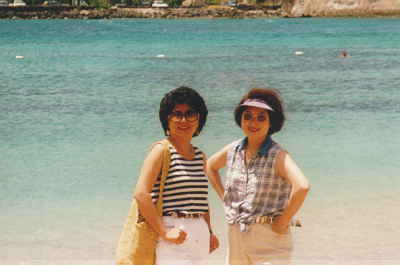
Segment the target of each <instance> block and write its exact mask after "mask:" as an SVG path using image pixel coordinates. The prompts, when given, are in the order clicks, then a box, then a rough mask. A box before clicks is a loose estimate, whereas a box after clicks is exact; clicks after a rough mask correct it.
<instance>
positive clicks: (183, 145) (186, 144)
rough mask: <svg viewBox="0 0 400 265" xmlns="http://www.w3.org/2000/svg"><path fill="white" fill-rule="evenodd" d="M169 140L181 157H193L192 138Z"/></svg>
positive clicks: (169, 138)
mask: <svg viewBox="0 0 400 265" xmlns="http://www.w3.org/2000/svg"><path fill="white" fill-rule="evenodd" d="M168 140H169V142H170V143H171V144H172V145H173V146H174V147H175V149H176V150H177V151H178V152H179V153H180V154H181V155H183V156H185V157H191V156H192V155H193V146H192V143H191V140H192V137H174V136H169V137H168Z"/></svg>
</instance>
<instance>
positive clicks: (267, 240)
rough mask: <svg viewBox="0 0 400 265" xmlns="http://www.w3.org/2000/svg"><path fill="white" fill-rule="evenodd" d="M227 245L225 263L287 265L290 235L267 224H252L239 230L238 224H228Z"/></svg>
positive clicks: (290, 246) (233, 264)
mask: <svg viewBox="0 0 400 265" xmlns="http://www.w3.org/2000/svg"><path fill="white" fill-rule="evenodd" d="M228 229H229V230H228V237H229V247H228V255H227V259H226V265H289V264H290V256H291V250H292V248H293V242H292V235H291V232H289V233H288V234H286V235H279V234H277V233H275V232H274V231H272V229H271V225H269V224H252V225H250V226H249V228H248V229H249V230H248V231H246V232H241V231H240V227H239V225H238V224H234V225H228Z"/></svg>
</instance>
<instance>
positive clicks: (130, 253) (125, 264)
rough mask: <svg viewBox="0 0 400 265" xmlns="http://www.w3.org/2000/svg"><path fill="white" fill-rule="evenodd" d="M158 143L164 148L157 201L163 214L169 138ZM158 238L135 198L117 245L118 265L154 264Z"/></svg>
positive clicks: (168, 161) (168, 158) (168, 160)
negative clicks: (142, 214) (140, 213)
mask: <svg viewBox="0 0 400 265" xmlns="http://www.w3.org/2000/svg"><path fill="white" fill-rule="evenodd" d="M157 143H162V144H163V148H164V152H163V162H162V171H161V181H160V194H159V198H158V201H157V212H158V214H159V215H160V216H161V215H162V201H163V191H164V182H165V178H166V176H167V175H168V170H169V163H170V153H169V148H168V141H167V140H162V141H160V142H157ZM157 143H155V144H157ZM155 144H154V145H155ZM154 145H153V146H154ZM157 239H158V234H157V232H155V231H154V230H153V228H151V227H150V225H149V224H148V223H147V222H146V221H145V220H144V218H140V216H139V208H138V205H137V203H136V200H135V199H133V200H132V204H131V208H130V209H129V213H128V217H127V218H126V221H125V224H124V227H123V230H122V233H121V236H120V239H119V242H118V246H117V265H154V264H155V258H156V254H155V249H156V245H157Z"/></svg>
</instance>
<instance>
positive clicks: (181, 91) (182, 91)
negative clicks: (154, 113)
mask: <svg viewBox="0 0 400 265" xmlns="http://www.w3.org/2000/svg"><path fill="white" fill-rule="evenodd" d="M178 104H187V105H189V106H190V107H191V108H192V109H193V110H194V111H196V112H198V113H199V116H200V117H199V127H198V128H197V131H196V132H195V133H194V135H193V136H197V135H199V134H200V132H201V130H202V129H203V126H204V125H205V123H206V120H207V115H208V110H207V106H206V103H205V102H204V99H203V98H202V97H201V96H200V94H199V93H197V91H196V90H194V89H193V88H190V87H185V86H181V87H178V88H175V89H173V90H171V91H170V92H168V93H167V94H165V95H164V97H163V98H162V99H161V102H160V111H159V116H160V122H161V125H162V127H163V129H164V134H165V135H166V136H167V135H168V134H167V131H168V129H169V128H168V116H169V115H170V114H171V113H172V111H173V110H174V108H175V106H176V105H178Z"/></svg>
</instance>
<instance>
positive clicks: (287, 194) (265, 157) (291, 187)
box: [207, 88, 310, 265]
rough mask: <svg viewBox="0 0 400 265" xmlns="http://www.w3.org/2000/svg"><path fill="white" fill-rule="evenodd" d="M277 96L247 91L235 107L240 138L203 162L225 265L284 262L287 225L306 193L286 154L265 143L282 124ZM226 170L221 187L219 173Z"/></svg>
mask: <svg viewBox="0 0 400 265" xmlns="http://www.w3.org/2000/svg"><path fill="white" fill-rule="evenodd" d="M282 105H283V104H282V100H281V98H280V96H279V93H278V92H277V91H276V90H272V89H259V88H256V89H252V90H250V91H249V92H248V93H246V94H245V95H244V96H243V98H242V99H241V101H240V102H239V104H238V105H237V107H236V109H235V121H236V123H237V125H238V126H239V127H240V128H241V129H242V131H243V133H244V135H245V138H243V139H240V140H237V141H234V142H233V143H231V144H229V145H227V146H225V147H224V148H223V149H221V150H220V151H218V152H217V153H215V154H214V155H213V156H211V157H210V159H209V160H208V161H207V174H208V176H209V179H210V181H211V183H212V185H213V187H214V189H215V190H216V192H217V193H218V196H219V197H220V198H221V199H222V200H223V202H224V206H225V216H226V219H227V222H228V224H229V225H228V238H229V247H228V255H227V265H252V264H270V265H286V264H290V255H291V250H292V236H291V232H290V228H289V225H290V224H291V222H292V218H293V216H294V215H295V214H296V212H297V211H298V210H299V209H300V207H301V206H302V204H303V202H304V200H305V198H306V195H307V193H308V191H309V189H310V185H309V182H308V180H307V178H306V177H305V176H304V175H303V173H302V171H301V170H300V169H299V167H298V166H297V165H296V163H295V162H294V161H293V159H292V158H291V157H290V155H289V154H288V152H287V151H286V150H285V149H283V148H282V147H281V146H280V145H279V144H278V143H276V142H275V141H273V140H272V139H271V135H272V134H274V133H276V132H279V131H280V130H281V129H282V127H283V123H284V120H285V115H284V111H283V106H282ZM225 166H226V167H227V171H226V182H225V185H222V183H221V177H220V174H219V170H220V169H221V168H223V167H225Z"/></svg>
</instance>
